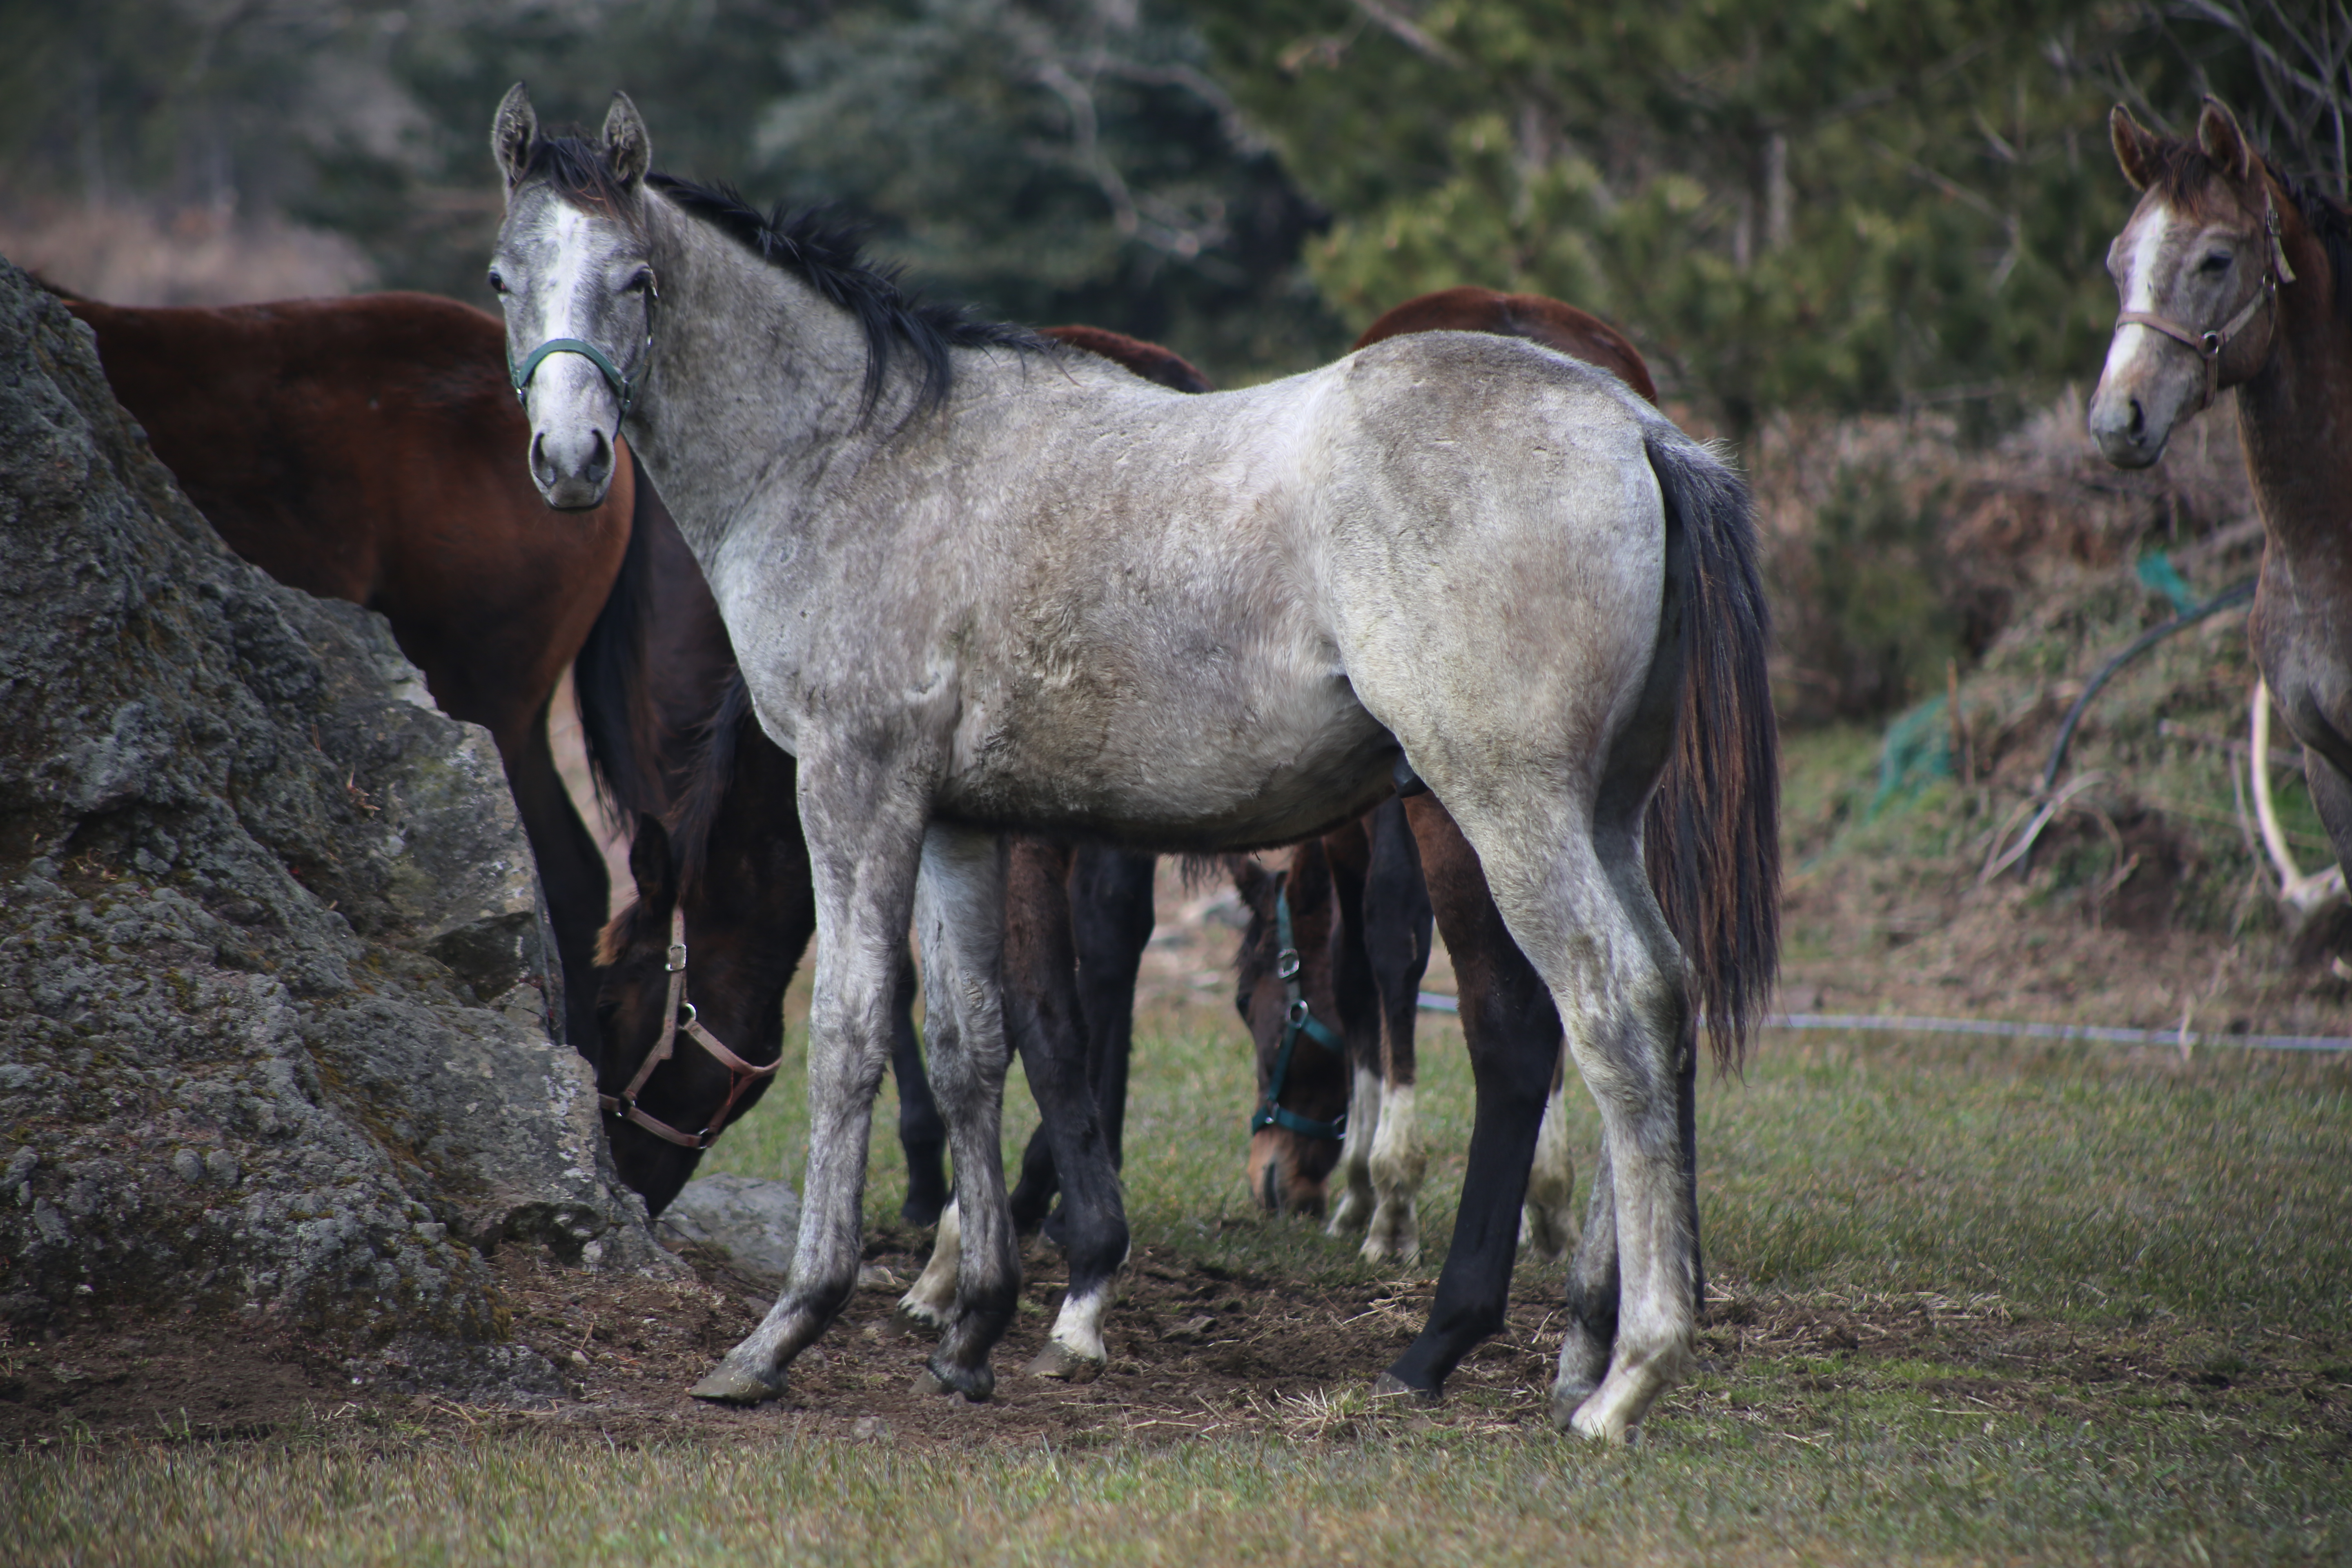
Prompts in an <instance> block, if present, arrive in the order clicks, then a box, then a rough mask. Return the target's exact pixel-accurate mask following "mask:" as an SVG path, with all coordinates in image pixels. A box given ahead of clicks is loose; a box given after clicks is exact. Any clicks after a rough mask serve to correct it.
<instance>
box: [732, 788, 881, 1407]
mask: <svg viewBox="0 0 2352 1568" xmlns="http://www.w3.org/2000/svg"><path fill="white" fill-rule="evenodd" d="M813 771H814V770H812V769H811V768H810V767H809V766H808V765H807V763H806V760H805V759H804V760H803V768H802V773H801V779H802V791H803V800H804V801H805V799H806V798H807V795H808V791H809V788H810V778H811V774H812V773H813ZM848 816H849V814H847V813H824V812H822V811H821V810H817V809H810V810H804V811H803V820H804V821H806V822H808V823H809V825H810V828H811V831H810V833H809V835H808V842H809V859H810V866H811V872H812V875H813V878H814V882H815V885H816V907H817V937H816V981H815V986H814V994H813V996H812V997H811V999H810V1003H809V1057H808V1099H809V1152H808V1171H807V1176H806V1183H805V1185H804V1187H803V1199H802V1205H801V1228H800V1240H799V1244H798V1246H797V1247H796V1248H795V1250H794V1251H793V1266H792V1273H791V1275H790V1277H789V1278H788V1279H787V1280H786V1282H785V1285H784V1291H783V1294H782V1296H780V1297H778V1298H777V1300H776V1304H775V1306H773V1307H772V1308H771V1309H770V1310H769V1311H768V1315H767V1317H766V1319H765V1320H764V1321H761V1324H760V1326H759V1327H758V1328H757V1329H755V1330H753V1331H751V1336H750V1337H749V1338H747V1339H745V1340H744V1341H743V1342H741V1343H740V1344H739V1345H737V1346H736V1347H735V1348H734V1349H733V1350H731V1351H729V1352H727V1355H726V1358H725V1359H724V1360H722V1361H721V1362H720V1363H719V1365H718V1366H717V1367H715V1368H713V1369H712V1370H711V1373H710V1374H709V1376H708V1377H705V1378H704V1379H703V1380H702V1381H701V1382H700V1383H698V1384H695V1385H694V1388H693V1390H692V1391H691V1392H692V1393H693V1395H694V1397H695V1398H697V1399H708V1400H712V1401H715V1402H717V1403H719V1404H723V1405H757V1404H759V1403H761V1401H763V1400H768V1399H773V1398H775V1397H776V1396H777V1395H778V1394H782V1392H783V1391H784V1373H785V1369H786V1368H787V1367H789V1366H790V1365H791V1364H792V1360H793V1357H794V1356H796V1355H798V1354H799V1353H800V1352H802V1351H803V1349H805V1348H806V1347H807V1346H808V1345H809V1344H810V1343H811V1342H813V1341H814V1340H815V1339H816V1337H817V1336H818V1335H819V1334H821V1333H823V1332H824V1329H825V1326H826V1325H827V1324H828V1323H830V1322H832V1321H833V1320H834V1318H835V1316H836V1315H838V1314H839V1312H840V1311H841V1309H842V1308H843V1306H844V1305H845V1304H846V1303H847V1302H848V1300H849V1298H850V1294H851V1292H852V1291H853V1290H854V1289H856V1283H857V1264H858V1256H859V1252H860V1249H861V1241H862V1232H863V1224H864V1215H863V1205H864V1203H865V1195H866V1143H867V1140H868V1138H869V1136H870V1134H871V1132H872V1130H873V1121H874V1096H875V1093H876V1091H877V1089H880V1087H881V1083H882V1071H883V1068H884V1066H885V1064H886V1063H887V1061H888V1059H889V1054H890V1027H891V1017H890V1015H891V1000H892V994H893V985H892V983H893V981H894V980H896V978H897V977H898V972H899V966H900V965H901V964H902V963H905V961H906V947H907V922H908V914H909V912H910V910H911V907H912V905H913V903H914V887H915V878H916V872H917V868H918V867H919V865H920V863H921V844H922V839H921V827H920V820H921V819H920V816H919V813H918V812H916V811H914V810H911V809H907V808H905V807H904V806H903V805H902V807H901V809H899V810H897V811H893V810H891V809H890V805H889V803H887V802H885V803H883V804H882V805H879V806H876V807H874V808H873V809H871V810H870V811H868V812H867V813H866V814H865V815H863V816H861V817H859V818H858V819H857V821H856V827H855V828H854V829H853V828H842V829H841V830H839V831H836V830H835V829H836V825H838V824H840V823H841V822H843V821H844V820H845V818H847V817H848Z"/></svg>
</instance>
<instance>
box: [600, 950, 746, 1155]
mask: <svg viewBox="0 0 2352 1568" xmlns="http://www.w3.org/2000/svg"><path fill="white" fill-rule="evenodd" d="M668 967H669V997H668V1000H667V1003H666V1004H665V1005H664V1008H663V1013H662V1032H661V1039H660V1041H659V1042H658V1043H657V1044H656V1045H655V1047H654V1048H653V1049H652V1051H650V1052H649V1053H647V1055H646V1059H645V1063H644V1065H642V1066H641V1067H639V1068H637V1076H636V1077H635V1078H633V1079H630V1080H629V1087H628V1088H626V1089H623V1090H622V1091H621V1092H620V1093H618V1094H600V1095H598V1096H597V1097H596V1098H597V1100H598V1101H599V1103H601V1104H602V1105H603V1106H604V1110H605V1111H606V1113H607V1114H609V1115H613V1116H617V1117H619V1118H620V1119H621V1120H622V1121H633V1122H635V1123H636V1125H638V1126H639V1127H642V1128H644V1129H645V1130H646V1131H648V1132H650V1133H652V1134H653V1135H654V1136H655V1137H656V1138H662V1139H667V1141H668V1142H672V1143H675V1144H677V1146H678V1147H679V1148H681V1149H708V1148H709V1147H710V1146H711V1144H713V1143H715V1142H718V1141H719V1131H720V1130H721V1129H723V1128H724V1127H725V1126H726V1125H727V1114H728V1112H730V1111H731V1110H734V1109H735V1102H736V1101H737V1100H740V1099H742V1098H743V1091H744V1090H745V1089H749V1088H751V1086H752V1085H753V1084H755V1083H758V1082H759V1081H760V1080H761V1079H764V1078H769V1077H772V1076H773V1075H774V1073H775V1070H776V1069H777V1068H780V1067H782V1066H783V1065H784V1061H783V1058H782V1056H781V1055H780V1056H778V1057H777V1058H776V1059H775V1060H774V1061H772V1062H770V1063H769V1064H768V1065H767V1066H766V1067H763V1068H760V1067H753V1066H752V1065H751V1063H750V1062H747V1061H745V1060H744V1059H743V1058H741V1057H739V1056H737V1055H736V1054H735V1053H734V1052H733V1051H730V1050H729V1049H728V1048H727V1047H726V1046H725V1045H723V1044H722V1043H720V1041H719V1037H718V1036H716V1035H714V1034H712V1033H711V1032H710V1031H709V1029H706V1028H704V1027H703V1026H702V1020H701V1019H700V1018H698V1017H697V1016H695V1012H694V1004H693V1003H691V1002H689V1001H688V1000H687V999H686V911H685V910H682V909H672V910H670V912H669V959H668ZM681 1015H683V1016H681ZM680 1030H684V1031H685V1032H686V1034H687V1035H688V1037H690V1038H692V1039H693V1040H694V1041H695V1042H696V1043H697V1044H698V1045H699V1046H701V1047H702V1048H703V1049H704V1050H706V1051H709V1053H710V1054H711V1055H712V1056H714V1057H716V1058H718V1059H719V1065H720V1066H721V1067H724V1068H726V1069H727V1072H728V1076H729V1082H728V1085H727V1098H726V1099H725V1100H721V1101H720V1102H719V1110H718V1111H717V1112H716V1113H715V1114H714V1115H713V1116H712V1117H711V1118H710V1121H709V1124H708V1125H706V1126H705V1127H704V1128H703V1130H702V1131H699V1132H680V1131H678V1130H677V1128H675V1127H672V1126H671V1125H670V1124H669V1123H668V1122H667V1121H661V1120H660V1119H658V1118H656V1117H655V1116H652V1115H649V1114H648V1113H647V1112H646V1110H644V1109H643V1108H642V1107H640V1106H639V1105H638V1104H637V1095H638V1094H639V1093H640V1092H641V1091H642V1090H643V1089H645V1087H646V1079H649V1078H651V1077H653V1075H654V1068H657V1067H659V1066H661V1065H662V1063H664V1062H666V1061H667V1060H669V1058H670V1053H671V1052H672V1051H673V1050H675V1049H676V1048H677V1037H678V1032H679V1031H680Z"/></svg>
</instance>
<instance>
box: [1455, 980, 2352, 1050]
mask: <svg viewBox="0 0 2352 1568" xmlns="http://www.w3.org/2000/svg"><path fill="white" fill-rule="evenodd" d="M1421 1006H1422V1010H1423V1012H1425V1013H1459V1012H1460V1011H1461V1010H1462V1005H1461V1003H1460V1001H1459V1000H1458V999H1456V998H1454V997H1452V996H1445V995H1441V994H1438V993H1436V992H1434V991H1424V992H1423V993H1422V994H1421ZM1764 1026H1765V1027H1766V1028H1768V1029H1836V1030H1843V1031H1845V1032H1848V1033H1860V1032H1865V1031H1877V1032H1882V1033H1889V1034H1905V1035H1988V1036H1992V1037H1997V1038H2003V1039H2018V1038H2023V1039H2031V1040H2090V1041H2095V1042H2097V1043H2098V1044H2101V1045H2110V1046H2174V1047H2186V1048H2188V1049H2190V1050H2195V1049H2198V1048H2199V1047H2213V1046H2234V1047H2240V1048H2242V1049H2247V1050H2264V1051H2352V1039H2336V1038H2334V1037H2329V1036H2326V1035H2237V1034H2228V1033H2223V1032H2221V1031H2217V1030H2204V1031H2199V1030H2194V1029H2189V1030H2182V1029H2125V1028H2114V1027H2109V1026H2105V1025H2100V1024H2014V1023H2008V1022H2005V1021H2003V1020H2001V1019H1999V1018H1913V1017H1906V1016H1901V1015H1898V1014H1888V1013H1772V1014H1768V1015H1767V1016H1765V1019H1764Z"/></svg>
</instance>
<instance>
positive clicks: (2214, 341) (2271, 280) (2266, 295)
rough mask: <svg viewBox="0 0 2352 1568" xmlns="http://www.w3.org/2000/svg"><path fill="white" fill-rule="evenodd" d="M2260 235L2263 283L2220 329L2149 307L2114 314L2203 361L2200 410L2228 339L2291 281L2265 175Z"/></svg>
mask: <svg viewBox="0 0 2352 1568" xmlns="http://www.w3.org/2000/svg"><path fill="white" fill-rule="evenodd" d="M2263 238H2265V239H2267V240H2268V241H2269V242H2270V243H2269V244H2268V245H2267V246H2266V247H2264V249H2265V251H2266V252H2267V254H2266V255H2265V256H2264V257H2263V284H2262V287H2261V288H2259V289H2255V290H2254V297H2253V298H2252V299H2251V300H2247V301H2246V303H2245V305H2244V307H2243V308H2242V309H2241V310H2239V311H2238V313H2237V314H2236V315H2234V316H2232V317H2231V318H2230V319H2229V321H2227V322H2225V323H2223V325H2222V326H2221V330H2220V331H2210V332H2197V331H2190V330H2189V329H2188V328H2187V327H2184V326H2182V325H2181V324H2180V323H2179V322H2178V321H2168V320H2166V319H2165V318H2164V317H2162V316H2159V315H2157V314H2155V313H2154V312H2153V311H2149V310H2124V311H2120V312H2118V313H2117V315H2116V328H2117V329H2118V330H2121V329H2122V328H2125V327H2146V328H2147V330H2148V331H2152V332H2162V333H2163V334H2164V335H2165V336H2166V337H2168V338H2170V339H2171V340H2172V341H2173V342H2177V343H2179V344H2180V345H2181V346H2182V347H2184V348H2186V349H2188V350H2189V353H2193V354H2195V355H2196V356H2197V357H2198V358H2199V359H2200V360H2203V361H2204V362H2205V397H2204V401H2202V402H2200V404H2198V405H2197V412H2198V413H2200V414H2202V413H2204V412H2205V410H2207V409H2208V408H2210V407H2212V406H2213V399H2214V397H2215V395H2218V394H2219V393H2220V391H2221V351H2222V350H2224V349H2226V348H2228V347H2229V346H2230V340H2231V339H2232V338H2234V337H2236V336H2237V335H2238V334H2239V333H2240V332H2242V331H2245V329H2246V323H2248V322H2249V321H2252V320H2253V319H2254V315H2255V313H2256V312H2257V311H2259V310H2261V309H2262V308H2263V306H2264V305H2269V306H2270V307H2272V309H2273V310H2276V309H2277V306H2278V289H2279V285H2280V284H2282V283H2292V282H2294V268H2292V267H2289V266H2288V265H2287V262H2286V247H2285V246H2284V244H2282V243H2281V242H2280V240H2279V228H2278V208H2277V207H2276V206H2275V205H2273V203H2272V200H2271V187H2270V182H2269V180H2267V179H2265V180H2264V181H2263Z"/></svg>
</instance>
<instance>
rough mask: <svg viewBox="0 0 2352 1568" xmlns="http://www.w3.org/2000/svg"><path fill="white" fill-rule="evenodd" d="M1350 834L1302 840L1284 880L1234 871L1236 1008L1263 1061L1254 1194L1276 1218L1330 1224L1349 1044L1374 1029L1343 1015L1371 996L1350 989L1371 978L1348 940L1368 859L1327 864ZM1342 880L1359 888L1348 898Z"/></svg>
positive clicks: (1247, 868) (1359, 949) (1344, 1121)
mask: <svg viewBox="0 0 2352 1568" xmlns="http://www.w3.org/2000/svg"><path fill="white" fill-rule="evenodd" d="M1351 834H1352V836H1353V837H1355V838H1358V839H1360V838H1361V837H1362V834H1361V831H1360V829H1359V828H1358V826H1357V825H1356V824H1354V823H1349V825H1348V826H1346V827H1342V828H1340V829H1339V830H1338V831H1336V832H1334V833H1330V834H1327V835H1326V836H1324V837H1321V838H1311V839H1309V840H1307V842H1306V843H1304V844H1302V845H1300V846H1299V847H1297V848H1296V849H1294V850H1292V851H1291V852H1290V855H1289V857H1288V859H1289V865H1288V866H1287V867H1286V868H1284V869H1282V870H1279V871H1269V870H1267V869H1265V868H1264V867H1262V866H1260V865H1259V864H1258V863H1257V862H1256V861H1255V860H1250V859H1241V860H1237V861H1236V862H1235V863H1234V888H1235V890H1236V891H1238V892H1239V893H1240V894H1241V899H1242V907H1243V908H1244V909H1245V910H1248V911H1249V924H1248V926H1247V927H1246V928H1245V929H1244V931H1243V932H1242V940H1241V947H1240V950H1239V951H1238V952H1237V953H1236V954H1235V955H1234V973H1235V979H1236V984H1235V986H1234V1008H1235V1009H1236V1010H1237V1011H1238V1012H1239V1013H1240V1014H1241V1016H1242V1023H1243V1024H1244V1026H1246V1027H1247V1028H1248V1030H1249V1032H1250V1040H1251V1043H1252V1045H1253V1046H1254V1047H1255V1051H1256V1058H1257V1101H1256V1104H1255V1109H1254V1110H1253V1111H1252V1113H1251V1116H1250V1142H1249V1190H1250V1195H1251V1196H1252V1197H1254V1198H1255V1199H1256V1200H1257V1201H1258V1204H1259V1205H1260V1206H1261V1207H1264V1208H1267V1209H1271V1210H1273V1211H1274V1212H1275V1213H1276V1214H1304V1215H1320V1214H1321V1213H1323V1211H1324V1205H1325V1202H1326V1194H1325V1192H1324V1184H1325V1182H1326V1180H1327V1179H1328V1177H1329V1175H1330V1173H1331V1169H1332V1167H1333V1166H1335V1165H1336V1164H1338V1163H1339V1148H1340V1144H1341V1142H1342V1141H1343V1140H1344V1139H1345V1137H1346V1135H1347V1130H1348V1102H1349V1094H1350V1089H1351V1083H1350V1076H1349V1069H1350V1067H1351V1066H1352V1064H1353V1062H1354V1060H1355V1059H1357V1058H1358V1057H1359V1056H1360V1052H1359V1050H1358V1049H1356V1048H1354V1045H1353V1041H1354V1037H1357V1036H1360V1034H1362V1033H1363V1032H1364V1031H1365V1030H1367V1029H1370V1030H1372V1031H1374V1032H1375V1033H1377V1030H1378V1027H1379V1026H1378V1023H1377V1020H1375V1019H1372V1018H1367V1017H1364V1016H1361V1013H1362V1009H1361V1008H1360V1006H1357V1005H1347V1006H1343V1005H1342V997H1343V996H1344V997H1345V998H1346V999H1347V1001H1348V1003H1349V1004H1355V1003H1357V1002H1358V1001H1359V999H1360V997H1361V996H1362V995H1363V994H1364V993H1365V992H1366V990H1368V989H1369V987H1370V980H1369V977H1368V976H1367V977H1362V983H1361V984H1351V982H1356V981H1358V980H1359V978H1360V977H1359V976H1358V975H1357V974H1355V973H1353V971H1355V970H1357V969H1360V968H1362V967H1363V966H1364V961H1363V944H1362V943H1361V942H1359V941H1354V940H1351V939H1352V937H1353V934H1354V933H1353V932H1351V931H1349V929H1348V915H1349V912H1350V911H1351V910H1355V909H1358V908H1360V905H1361V902H1362V885H1363V879H1364V868H1363V865H1362V863H1361V858H1360V856H1357V857H1346V858H1343V862H1342V865H1341V866H1340V867H1339V868H1335V867H1334V866H1333V864H1332V860H1333V855H1332V852H1331V851H1332V841H1333V840H1335V839H1337V840H1340V841H1341V842H1342V845H1343V846H1344V845H1346V844H1347V841H1348V839H1349V836H1350V835H1351ZM1341 852H1342V855H1343V857H1344V856H1345V849H1344V848H1342V851H1341ZM1343 876H1344V877H1346V878H1347V879H1349V881H1350V882H1351V884H1352V886H1351V887H1350V888H1349V889H1348V891H1347V893H1343V892H1342V890H1341V889H1340V887H1339V880H1340V879H1341V877H1343ZM1350 894H1352V895H1353V896H1349V895H1350ZM1376 1051H1377V1047H1375V1052H1376ZM1374 1059H1377V1056H1376V1054H1375V1058H1374Z"/></svg>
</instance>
